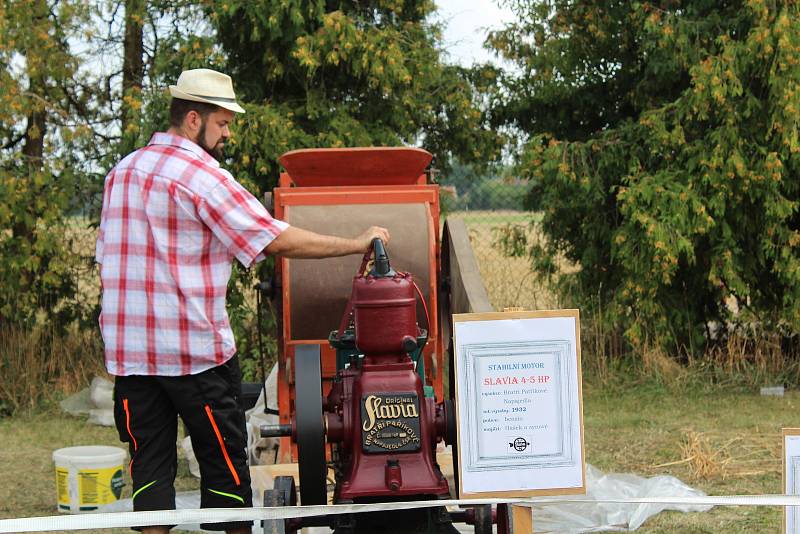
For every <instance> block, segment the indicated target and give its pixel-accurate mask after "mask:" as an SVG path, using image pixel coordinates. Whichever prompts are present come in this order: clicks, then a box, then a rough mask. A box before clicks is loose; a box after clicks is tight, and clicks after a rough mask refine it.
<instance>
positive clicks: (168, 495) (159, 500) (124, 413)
mask: <svg viewBox="0 0 800 534" xmlns="http://www.w3.org/2000/svg"><path fill="white" fill-rule="evenodd" d="M114 420H115V423H116V427H117V431H118V432H119V436H120V440H122V441H123V442H126V443H128V448H129V450H130V456H131V462H130V464H129V466H128V470H129V472H130V476H131V480H132V481H133V509H134V510H135V511H137V512H138V511H149V510H171V509H174V508H175V487H174V482H175V474H176V472H177V462H178V456H177V451H176V448H175V442H176V441H177V437H178V417H177V413H176V411H175V408H174V407H173V405H172V402H171V401H170V399H169V397H168V396H167V395H166V394H165V392H164V391H163V390H162V389H161V387H160V386H159V384H158V379H157V378H156V377H151V376H119V377H117V378H116V381H115V384H114ZM169 528H171V527H143V528H141V529H139V528H137V529H136V530H142V531H143V532H148V533H151V534H156V533H163V532H166V531H167V530H169Z"/></svg>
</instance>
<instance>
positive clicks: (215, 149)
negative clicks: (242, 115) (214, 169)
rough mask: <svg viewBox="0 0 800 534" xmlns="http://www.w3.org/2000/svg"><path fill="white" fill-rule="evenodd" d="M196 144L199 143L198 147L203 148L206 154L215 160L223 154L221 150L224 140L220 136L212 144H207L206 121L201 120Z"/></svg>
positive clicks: (219, 158)
mask: <svg viewBox="0 0 800 534" xmlns="http://www.w3.org/2000/svg"><path fill="white" fill-rule="evenodd" d="M197 144H198V145H200V148H202V149H203V150H205V151H206V152H207V153H208V155H210V156H211V157H212V158H214V159H216V160H218V161H219V160H221V159H222V158H223V157H224V156H225V154H224V152H223V148H224V146H225V142H224V141H223V140H222V137H220V138H219V140H218V141H217V142H216V143H215V144H214V145H213V146H209V145H208V144H207V143H206V121H205V120H203V121H202V123H201V124H200V130H199V131H198V132H197Z"/></svg>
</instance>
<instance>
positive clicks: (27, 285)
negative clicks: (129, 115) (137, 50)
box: [0, 0, 91, 326]
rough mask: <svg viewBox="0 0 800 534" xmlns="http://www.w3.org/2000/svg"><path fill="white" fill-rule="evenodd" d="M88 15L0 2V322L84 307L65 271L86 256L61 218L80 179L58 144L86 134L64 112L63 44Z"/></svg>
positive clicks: (67, 105) (68, 66)
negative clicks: (76, 247)
mask: <svg viewBox="0 0 800 534" xmlns="http://www.w3.org/2000/svg"><path fill="white" fill-rule="evenodd" d="M89 16H90V14H88V13H87V12H86V10H84V9H83V8H82V3H81V2H70V1H65V2H60V3H59V4H58V6H57V7H56V8H52V9H51V7H50V6H49V5H48V3H46V2H44V1H42V0H37V1H34V2H5V3H3V4H2V6H0V35H2V39H0V65H2V69H1V70H0V83H2V87H3V92H2V95H0V143H2V144H0V323H15V324H22V325H31V324H33V323H34V322H35V321H36V320H37V318H38V319H45V320H52V321H53V322H54V324H56V325H58V326H63V325H65V324H66V323H68V322H69V321H71V320H72V319H75V318H82V319H85V318H87V317H88V314H89V312H90V309H91V306H87V305H85V304H86V303H84V302H83V301H82V300H81V299H80V298H79V296H78V295H77V277H76V276H75V274H76V272H77V271H80V270H82V269H85V268H86V264H87V262H88V259H87V256H88V254H85V253H84V254H81V253H78V252H77V251H76V250H75V247H73V244H74V237H75V236H74V235H73V234H72V233H71V232H70V227H69V221H68V220H67V219H66V217H65V216H66V215H67V214H68V213H70V212H71V211H72V210H73V209H74V208H75V207H76V200H77V199H78V197H79V195H78V192H79V191H80V188H81V186H83V185H85V181H84V180H85V178H86V174H85V169H84V168H82V166H81V165H80V164H79V163H78V162H76V160H75V153H74V152H72V151H70V150H68V149H67V148H66V146H65V145H73V146H75V147H79V146H82V144H83V143H85V142H86V141H87V139H88V138H89V136H90V130H89V128H88V127H87V126H86V124H84V123H82V122H81V121H79V120H78V121H76V120H75V117H74V116H73V115H72V114H73V113H74V112H75V111H76V110H78V111H81V110H84V109H85V107H86V105H87V96H86V95H85V94H83V93H82V91H81V90H80V87H79V84H78V82H76V81H75V78H76V74H77V72H78V68H79V63H78V61H77V59H76V58H75V57H74V55H73V54H72V53H71V51H70V50H69V44H68V41H69V39H70V38H71V37H73V36H74V35H76V33H77V32H78V31H79V27H80V25H81V24H83V23H85V22H86V20H87V17H89ZM76 152H77V151H76ZM86 252H89V254H91V252H90V251H86Z"/></svg>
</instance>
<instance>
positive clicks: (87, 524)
mask: <svg viewBox="0 0 800 534" xmlns="http://www.w3.org/2000/svg"><path fill="white" fill-rule="evenodd" d="M502 503H512V504H520V505H525V506H534V507H535V506H537V505H542V504H555V503H559V504H568V503H581V504H586V503H590V504H591V503H595V504H597V503H615V504H673V505H675V504H680V505H698V506H800V495H729V496H716V497H715V496H703V497H634V498H620V499H593V498H588V497H581V496H567V497H539V498H532V499H524V498H514V499H461V500H455V499H451V500H434V501H409V502H394V503H376V504H336V505H318V506H283V507H274V508H263V507H262V508H204V509H197V510H161V511H155V512H117V513H93V514H82V515H81V514H79V515H57V516H49V517H23V518H18V519H0V533H5V532H45V531H53V530H87V529H99V528H126V527H127V528H129V527H134V526H151V525H178V524H186V523H228V522H233V521H260V520H262V519H289V518H295V517H314V516H325V515H339V514H354V513H355V514H357V513H363V512H380V511H387V510H408V509H412V508H433V507H437V506H474V505H480V504H502Z"/></svg>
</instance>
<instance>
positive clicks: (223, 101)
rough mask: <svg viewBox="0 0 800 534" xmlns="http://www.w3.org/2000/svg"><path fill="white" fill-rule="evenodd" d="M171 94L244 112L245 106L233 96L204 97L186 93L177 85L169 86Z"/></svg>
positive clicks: (236, 111) (174, 96)
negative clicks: (238, 102)
mask: <svg viewBox="0 0 800 534" xmlns="http://www.w3.org/2000/svg"><path fill="white" fill-rule="evenodd" d="M169 94H171V95H172V97H173V98H180V99H181V100H191V101H192V102H203V103H205V104H212V105H214V106H219V107H221V108H224V109H227V110H229V111H233V112H235V113H244V108H243V107H242V106H240V105H239V104H237V103H236V101H235V100H233V99H232V98H230V99H229V98H215V97H202V96H197V95H192V94H189V93H184V92H183V91H181V90H180V89H178V87H177V86H175V85H170V86H169Z"/></svg>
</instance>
